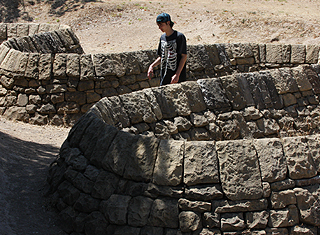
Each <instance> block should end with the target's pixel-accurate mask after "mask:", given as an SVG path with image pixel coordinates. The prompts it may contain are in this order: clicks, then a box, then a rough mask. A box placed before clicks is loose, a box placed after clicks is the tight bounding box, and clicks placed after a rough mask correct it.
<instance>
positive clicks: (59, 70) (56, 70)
mask: <svg viewBox="0 0 320 235" xmlns="http://www.w3.org/2000/svg"><path fill="white" fill-rule="evenodd" d="M66 70H67V54H56V55H55V58H54V62H53V76H54V77H65V76H66Z"/></svg>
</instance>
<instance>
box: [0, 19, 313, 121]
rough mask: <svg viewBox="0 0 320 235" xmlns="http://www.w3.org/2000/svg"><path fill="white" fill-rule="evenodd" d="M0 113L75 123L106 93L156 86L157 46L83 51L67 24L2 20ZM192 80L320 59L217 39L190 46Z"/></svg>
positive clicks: (296, 49)
mask: <svg viewBox="0 0 320 235" xmlns="http://www.w3.org/2000/svg"><path fill="white" fill-rule="evenodd" d="M0 40H6V41H4V42H3V43H2V45H1V46H0V81H1V83H0V114H1V115H4V116H5V117H7V118H9V119H14V120H20V121H25V122H29V123H32V124H39V125H43V124H52V125H65V126H72V125H73V124H74V123H75V121H76V120H78V119H79V117H81V115H83V114H84V113H85V112H87V111H88V110H89V108H90V107H91V106H92V105H93V104H95V103H96V102H97V101H99V100H100V99H101V98H103V97H111V96H117V95H122V94H127V93H131V92H132V91H138V90H142V89H145V88H150V87H156V86H158V85H159V77H158V75H159V71H156V77H155V78H153V79H152V80H150V81H149V80H148V79H147V76H146V72H147V69H148V66H149V64H150V63H151V61H153V60H154V59H155V58H156V51H155V50H147V51H137V52H128V53H119V54H118V53H114V54H92V55H91V54H84V53H83V50H82V48H81V45H80V42H79V40H78V38H77V36H76V35H75V34H74V33H73V31H72V30H71V29H70V27H68V26H63V25H50V24H0ZM188 54H189V56H188V61H187V71H188V72H187V77H188V80H190V81H195V80H198V79H203V78H217V77H221V76H226V75H230V74H235V73H243V72H254V71H261V70H267V69H272V68H282V67H287V68H288V67H289V68H290V67H295V66H297V65H299V64H315V63H318V57H319V46H318V45H281V44H279V45H276V44H249V43H248V44H213V45H197V46H192V45H190V46H189V47H188Z"/></svg>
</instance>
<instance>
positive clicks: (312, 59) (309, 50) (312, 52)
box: [306, 45, 320, 64]
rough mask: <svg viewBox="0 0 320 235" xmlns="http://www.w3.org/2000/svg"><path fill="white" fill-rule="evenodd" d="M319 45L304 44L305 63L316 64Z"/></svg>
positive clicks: (319, 49)
mask: <svg viewBox="0 0 320 235" xmlns="http://www.w3.org/2000/svg"><path fill="white" fill-rule="evenodd" d="M319 51H320V46H319V45H307V46H306V63H307V64H316V63H318V61H319Z"/></svg>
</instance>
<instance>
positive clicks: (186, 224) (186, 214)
mask: <svg viewBox="0 0 320 235" xmlns="http://www.w3.org/2000/svg"><path fill="white" fill-rule="evenodd" d="M179 224H180V229H181V232H192V231H196V230H197V229H198V228H199V227H200V226H201V217H200V216H199V215H198V214H197V213H195V212H193V211H183V212H181V213H180V214H179Z"/></svg>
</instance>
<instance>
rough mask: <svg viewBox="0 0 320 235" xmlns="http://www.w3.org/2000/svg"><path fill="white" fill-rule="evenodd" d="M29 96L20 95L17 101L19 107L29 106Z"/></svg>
mask: <svg viewBox="0 0 320 235" xmlns="http://www.w3.org/2000/svg"><path fill="white" fill-rule="evenodd" d="M28 101H29V100H28V96H27V95H26V94H19V95H18V99H17V105H18V106H20V107H23V106H26V105H27V104H28Z"/></svg>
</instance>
